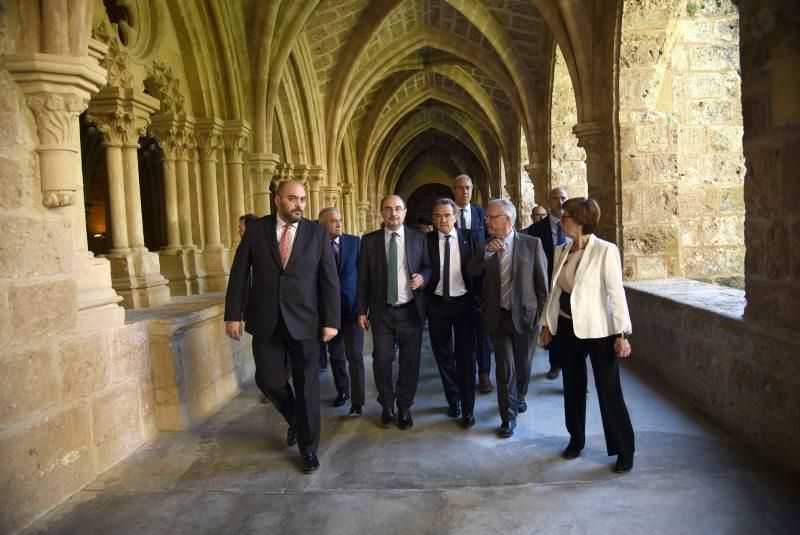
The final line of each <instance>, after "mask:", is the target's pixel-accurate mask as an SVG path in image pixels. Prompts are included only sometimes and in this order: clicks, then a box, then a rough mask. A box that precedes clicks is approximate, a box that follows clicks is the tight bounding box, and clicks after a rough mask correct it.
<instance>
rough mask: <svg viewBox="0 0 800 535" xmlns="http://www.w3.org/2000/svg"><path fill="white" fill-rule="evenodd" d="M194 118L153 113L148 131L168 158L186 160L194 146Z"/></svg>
mask: <svg viewBox="0 0 800 535" xmlns="http://www.w3.org/2000/svg"><path fill="white" fill-rule="evenodd" d="M193 130H194V120H193V119H192V118H191V117H175V116H172V115H154V116H153V119H152V122H151V125H150V132H152V134H153V136H154V137H155V138H156V141H158V145H159V147H161V150H162V151H163V152H164V158H166V159H170V160H188V159H189V151H190V150H191V149H193V148H194V133H193Z"/></svg>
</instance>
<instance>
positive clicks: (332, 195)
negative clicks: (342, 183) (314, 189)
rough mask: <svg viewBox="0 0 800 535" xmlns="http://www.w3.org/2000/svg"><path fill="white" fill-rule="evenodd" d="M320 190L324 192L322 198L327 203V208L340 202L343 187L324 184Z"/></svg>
mask: <svg viewBox="0 0 800 535" xmlns="http://www.w3.org/2000/svg"><path fill="white" fill-rule="evenodd" d="M320 190H321V193H322V199H323V201H324V203H325V208H327V207H329V206H337V205H338V204H339V198H340V195H341V193H342V188H340V187H339V186H322V188H320Z"/></svg>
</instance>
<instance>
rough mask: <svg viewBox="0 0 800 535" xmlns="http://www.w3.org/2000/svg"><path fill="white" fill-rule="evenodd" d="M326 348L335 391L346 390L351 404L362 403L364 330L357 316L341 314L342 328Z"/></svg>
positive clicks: (341, 391)
mask: <svg viewBox="0 0 800 535" xmlns="http://www.w3.org/2000/svg"><path fill="white" fill-rule="evenodd" d="M328 350H329V351H330V355H331V371H332V372H333V384H334V385H335V386H336V392H337V393H339V394H341V393H343V392H347V393H349V394H350V395H351V396H352V403H353V405H364V396H365V394H364V353H363V350H364V330H363V329H362V328H361V326H360V325H359V324H358V318H348V317H346V316H342V330H341V331H339V334H337V335H336V336H335V337H333V338H332V339H331V340H330V341H329V342H328ZM348 368H349V369H350V374H349V377H348V373H347V372H348Z"/></svg>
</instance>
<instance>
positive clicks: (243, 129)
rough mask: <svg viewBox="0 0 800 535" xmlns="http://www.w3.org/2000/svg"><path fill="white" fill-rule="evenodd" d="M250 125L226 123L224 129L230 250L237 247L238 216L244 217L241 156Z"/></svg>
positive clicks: (246, 145)
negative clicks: (230, 232)
mask: <svg viewBox="0 0 800 535" xmlns="http://www.w3.org/2000/svg"><path fill="white" fill-rule="evenodd" d="M249 136H250V125H249V124H247V123H246V122H245V121H228V122H227V123H226V124H225V129H224V141H225V153H226V156H227V158H226V164H227V166H228V196H229V199H230V208H229V211H230V221H228V225H229V226H230V228H231V231H232V234H231V237H232V239H231V249H235V248H236V247H238V246H239V241H240V238H239V216H242V215H244V214H245V213H246V212H247V210H246V209H245V199H244V169H243V168H242V167H243V165H244V160H243V156H244V153H245V152H247V147H248V145H249Z"/></svg>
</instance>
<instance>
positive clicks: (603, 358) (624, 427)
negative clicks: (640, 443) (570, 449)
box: [552, 316, 634, 457]
mask: <svg viewBox="0 0 800 535" xmlns="http://www.w3.org/2000/svg"><path fill="white" fill-rule="evenodd" d="M552 346H553V347H556V348H558V352H559V355H560V356H561V365H562V366H561V371H562V374H563V376H564V417H565V420H566V424H567V431H569V435H570V440H569V443H570V445H572V446H574V447H576V448H579V449H580V448H583V446H584V445H585V443H586V383H587V379H586V355H587V354H588V355H589V358H590V359H591V361H592V372H593V373H594V382H595V386H596V387H597V399H598V401H599V402H600V417H601V418H602V420H603V431H604V433H605V436H606V450H607V452H608V454H609V455H622V456H624V457H631V456H633V451H634V440H633V426H632V425H631V418H630V416H629V415H628V408H627V407H626V406H625V399H624V398H623V397H622V386H621V385H620V381H619V359H618V358H617V355H616V352H615V351H614V337H613V336H607V337H605V338H586V339H580V338H577V337H576V336H575V331H574V330H573V327H572V320H571V319H569V318H565V317H563V316H559V318H558V328H557V330H556V335H555V336H553V343H552Z"/></svg>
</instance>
